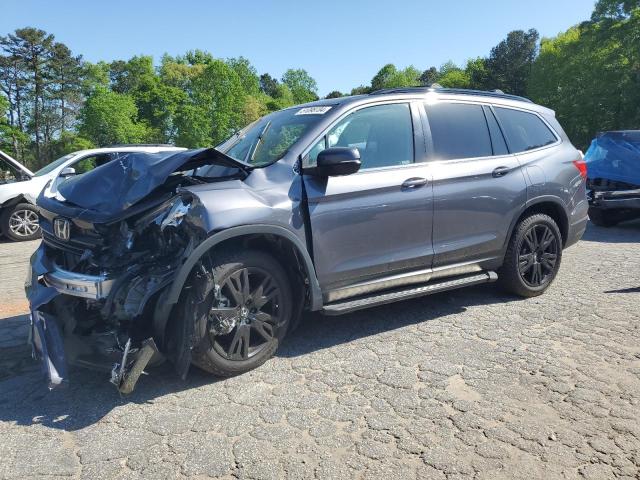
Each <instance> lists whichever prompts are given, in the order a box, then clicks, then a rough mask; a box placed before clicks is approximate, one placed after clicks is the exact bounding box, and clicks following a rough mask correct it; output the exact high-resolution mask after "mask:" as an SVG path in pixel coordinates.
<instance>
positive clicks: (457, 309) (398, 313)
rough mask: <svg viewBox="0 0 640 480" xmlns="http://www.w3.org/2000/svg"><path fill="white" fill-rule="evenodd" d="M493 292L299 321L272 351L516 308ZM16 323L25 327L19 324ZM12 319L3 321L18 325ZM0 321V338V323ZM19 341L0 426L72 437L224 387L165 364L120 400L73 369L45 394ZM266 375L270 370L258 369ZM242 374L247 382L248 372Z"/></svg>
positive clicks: (6, 351)
mask: <svg viewBox="0 0 640 480" xmlns="http://www.w3.org/2000/svg"><path fill="white" fill-rule="evenodd" d="M517 300H518V299H517V298H515V297H512V296H507V295H505V294H503V293H502V292H500V291H499V290H498V289H497V288H495V287H494V286H493V285H483V286H477V287H472V288H467V289H464V290H458V291H451V292H445V293H440V294H437V295H432V296H429V297H423V298H420V299H416V300H411V301H405V302H399V303H396V304H390V305H386V306H382V307H378V308H373V309H369V310H363V311H360V312H355V313H352V314H349V315H344V316H340V317H325V316H322V315H319V314H308V315H305V316H304V317H303V319H302V321H301V323H300V325H299V327H298V328H297V330H296V331H294V332H292V333H291V334H290V335H289V337H288V338H287V340H286V341H285V342H284V344H283V345H282V347H281V349H280V350H279V352H278V354H277V355H278V356H279V357H285V358H292V357H298V356H301V355H305V354H308V353H311V352H315V351H319V350H323V349H327V348H331V347H333V346H335V345H340V344H346V343H349V342H352V341H355V340H359V339H363V338H366V337H369V336H372V335H376V334H379V333H382V332H390V331H393V330H396V329H400V328H403V327H407V326H411V325H415V324H418V323H425V322H429V321H431V320H433V319H437V318H439V317H443V316H447V315H453V314H458V313H461V312H464V311H465V310H466V309H467V308H468V307H470V306H475V305H488V304H495V303H502V302H505V301H517ZM22 318H23V321H25V320H24V317H22ZM17 319H18V317H14V318H12V319H9V320H8V321H13V322H14V323H15V322H16V321H17ZM6 321H7V320H0V336H1V332H2V329H3V326H2V325H3V323H2V322H6ZM24 331H25V333H24V335H23V337H24V338H23V339H24V341H23V342H22V343H21V344H20V345H16V344H15V342H14V344H13V345H10V346H6V345H5V346H3V344H2V343H0V372H3V374H2V375H0V422H10V423H13V424H17V425H24V426H30V425H43V426H46V427H49V428H54V429H63V430H67V431H74V430H78V429H81V428H84V427H87V426H89V425H92V424H94V423H96V422H98V421H99V420H100V419H102V418H103V417H104V416H105V415H107V414H108V413H109V412H111V411H112V410H113V409H115V408H117V407H119V406H122V405H126V404H131V403H135V404H140V405H144V404H146V403H148V402H150V401H151V400H153V399H155V398H158V397H162V396H165V395H172V394H176V393H179V392H182V391H185V390H192V389H198V388H200V387H204V386H206V385H209V384H212V383H216V382H223V381H224V380H222V379H215V378H213V377H211V376H210V375H208V374H206V373H205V372H202V371H200V370H198V369H197V368H192V369H191V371H190V372H189V376H188V378H187V380H185V381H182V380H180V379H179V378H178V377H177V375H176V374H175V373H174V371H173V370H172V367H171V365H170V364H168V363H165V364H164V365H162V366H160V367H157V368H155V369H153V370H152V371H150V372H149V373H150V374H149V375H146V376H143V377H142V378H141V379H140V381H139V383H138V385H137V387H136V390H135V391H134V392H133V393H132V394H131V395H129V396H127V397H121V396H120V395H119V394H118V393H117V392H116V390H115V389H114V387H113V386H112V385H111V384H110V383H109V382H108V381H107V374H105V373H102V372H101V373H96V372H92V371H89V370H84V369H72V370H71V380H72V382H71V383H70V384H69V385H68V386H66V387H65V388H59V389H55V390H53V391H51V392H49V391H47V389H46V387H45V385H44V382H43V377H42V375H41V373H40V369H39V365H38V364H37V363H36V362H35V361H33V360H32V359H31V350H30V347H29V346H28V345H27V344H26V332H27V329H26V328H25V329H24ZM261 368H265V369H268V368H269V363H268V362H267V364H265V365H264V366H263V367H261ZM246 375H251V373H248V374H246Z"/></svg>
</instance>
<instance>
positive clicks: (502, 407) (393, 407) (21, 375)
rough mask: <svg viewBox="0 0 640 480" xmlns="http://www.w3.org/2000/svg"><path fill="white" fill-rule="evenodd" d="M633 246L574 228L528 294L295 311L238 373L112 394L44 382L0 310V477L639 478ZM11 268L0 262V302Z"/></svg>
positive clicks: (100, 385) (144, 383)
mask: <svg viewBox="0 0 640 480" xmlns="http://www.w3.org/2000/svg"><path fill="white" fill-rule="evenodd" d="M33 247H34V245H33V244H31V245H21V246H19V247H16V246H14V245H11V246H9V244H1V245H0V251H5V252H6V251H8V250H7V249H10V250H11V249H12V250H11V253H10V254H9V257H10V258H13V259H14V260H15V262H20V261H23V260H25V258H26V257H28V254H29V253H30V250H32V249H33ZM639 247H640V222H636V223H630V224H626V225H623V226H620V227H618V228H613V229H601V228H597V227H594V226H592V225H590V226H589V228H588V230H587V233H586V235H585V238H584V240H583V241H582V242H580V243H579V244H578V245H577V246H574V247H572V248H571V249H569V250H567V251H566V252H565V255H564V258H563V261H562V263H563V264H562V268H561V272H560V275H559V277H558V278H557V280H556V282H555V284H554V285H553V286H552V288H551V289H550V290H549V291H548V292H547V293H546V294H545V295H543V296H542V297H538V298H535V299H529V300H519V299H516V298H514V297H510V296H506V295H504V294H502V293H501V292H500V291H499V290H498V289H497V288H496V287H495V286H493V285H486V286H482V287H475V288H471V289H466V290H458V291H454V292H449V293H445V294H440V295H435V296H431V297H425V298H422V299H419V300H415V301H409V302H404V303H398V304H394V305H389V306H385V307H380V308H376V309H373V310H369V311H362V312H358V313H355V314H351V315H348V316H344V317H335V318H328V317H327V318H324V317H321V316H316V315H311V316H307V317H305V319H304V321H303V323H302V325H301V326H300V328H299V329H298V330H297V331H296V332H295V333H294V334H293V335H291V336H290V338H289V339H288V341H287V343H286V344H285V345H283V348H281V350H280V352H279V354H278V355H277V356H276V357H275V358H274V359H272V360H271V361H269V362H267V363H266V364H265V365H263V366H262V367H261V368H259V369H258V370H256V371H253V372H251V373H249V374H245V375H242V376H239V377H236V378H232V379H227V380H218V381H216V380H215V379H213V378H211V377H209V376H208V375H206V374H204V373H202V372H200V371H197V370H192V372H191V374H190V376H189V378H188V379H187V381H186V382H182V381H180V380H179V379H177V378H176V377H175V376H174V375H173V374H172V372H171V370H170V369H169V368H168V367H163V368H161V369H159V370H154V371H151V372H150V374H149V375H148V376H145V377H143V378H142V379H141V381H140V382H139V384H138V387H137V390H136V391H135V392H134V394H133V395H131V396H129V397H127V398H121V397H119V396H118V394H117V393H116V391H115V390H114V389H113V388H111V386H110V384H109V383H108V382H107V380H106V378H104V376H103V375H97V374H95V373H92V372H87V371H80V370H77V371H73V373H74V377H73V383H72V384H71V386H70V387H69V388H67V389H66V390H60V391H54V392H50V393H49V392H47V391H46V389H45V388H44V386H43V385H42V382H41V381H40V374H39V370H38V366H37V365H36V364H34V363H33V362H32V360H31V359H30V357H29V354H30V351H29V348H28V347H27V346H26V344H25V342H26V335H27V329H26V320H25V317H21V316H13V317H10V318H7V319H4V320H0V478H39V477H42V478H45V477H46V478H68V477H71V478H86V479H107V478H109V479H111V478H122V479H125V478H126V479H136V478H207V477H217V478H265V479H269V478H278V479H279V478H292V479H297V478H321V479H326V478H336V479H348V478H372V479H379V478H388V479H391V478H402V479H405V478H408V479H412V478H416V479H445V478H446V479H451V480H452V479H462V478H477V479H501V478H505V479H507V478H508V479H512V478H522V479H532V478H540V479H555V478H586V479H609V478H626V479H632V478H634V479H637V478H640V473H639V472H640V408H639V403H640V308H639V307H640V249H639ZM20 251H21V252H22V253H19V252H20ZM20 255H22V257H24V258H22V257H20ZM5 257H6V255H5ZM2 258H3V257H2V256H0V259H2ZM15 262H14V263H15ZM22 278H23V275H21V276H19V278H18V276H17V274H16V273H15V268H14V267H11V268H6V262H5V263H3V264H2V270H1V274H0V291H1V292H2V293H1V295H0V299H1V301H3V302H4V301H12V302H16V301H17V300H16V299H13V298H12V295H8V294H7V292H8V291H12V290H11V289H12V288H14V289H15V288H16V287H15V285H16V284H18V285H19V284H20V283H21V282H22ZM7 298H9V299H10V300H6V299H7ZM12 308H14V307H12ZM0 311H2V310H0ZM7 311H9V310H7ZM5 316H6V315H5Z"/></svg>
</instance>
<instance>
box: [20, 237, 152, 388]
mask: <svg viewBox="0 0 640 480" xmlns="http://www.w3.org/2000/svg"><path fill="white" fill-rule="evenodd" d="M115 284H116V281H115V279H113V278H109V277H108V276H107V275H86V274H79V273H75V272H70V271H67V270H65V269H62V268H60V267H59V266H58V265H56V264H55V263H54V262H53V261H52V260H51V259H50V258H48V257H47V252H46V248H45V247H44V245H42V244H41V245H40V247H39V248H38V249H37V250H36V251H35V252H34V253H33V255H32V256H31V262H30V269H29V273H28V275H27V279H26V282H25V291H26V294H27V299H28V300H29V308H30V311H31V315H30V321H31V329H30V342H31V346H32V351H33V356H34V358H36V359H39V360H40V361H41V363H42V370H43V372H44V374H45V377H46V381H47V386H48V387H49V389H50V390H51V389H53V388H55V387H58V386H60V385H63V384H66V383H68V381H69V378H68V367H67V365H68V364H74V365H79V366H84V367H89V368H97V369H99V370H107V371H110V372H111V381H112V383H114V384H115V385H116V386H117V387H118V389H119V390H120V392H121V393H130V392H131V391H132V390H133V388H134V386H135V383H136V381H137V380H138V378H139V376H140V375H141V373H142V372H143V370H144V368H145V367H146V365H147V364H148V362H149V361H150V360H151V359H152V357H154V356H155V357H156V358H159V357H160V358H161V357H162V355H161V354H160V352H159V351H158V349H157V347H156V345H155V342H154V340H153V338H151V337H150V338H146V339H143V340H141V341H140V340H133V339H132V338H130V337H129V336H128V335H127V334H123V332H122V330H118V329H117V328H115V327H113V325H114V322H104V323H103V324H101V325H98V326H97V327H98V328H97V329H96V330H95V331H92V332H87V331H83V332H80V333H76V331H75V325H76V324H78V322H80V321H82V320H83V316H77V317H75V318H73V319H72V321H71V322H70V321H69V315H70V312H69V311H65V310H66V307H65V305H78V304H81V305H82V304H84V303H85V302H86V301H87V300H88V301H89V302H88V303H89V304H93V305H104V303H105V302H106V301H107V299H108V298H109V296H110V295H111V294H112V293H114V292H115V288H114V285H115ZM96 302H97V303H96ZM60 305H62V310H58V309H57V307H58V306H60ZM83 311H84V310H83ZM71 315H74V314H73V313H71ZM115 323H117V322H115ZM123 335H124V338H123Z"/></svg>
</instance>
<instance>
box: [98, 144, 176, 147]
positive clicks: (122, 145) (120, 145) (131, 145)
mask: <svg viewBox="0 0 640 480" xmlns="http://www.w3.org/2000/svg"><path fill="white" fill-rule="evenodd" d="M122 147H175V145H173V144H171V143H115V144H113V145H107V146H106V147H103V148H122Z"/></svg>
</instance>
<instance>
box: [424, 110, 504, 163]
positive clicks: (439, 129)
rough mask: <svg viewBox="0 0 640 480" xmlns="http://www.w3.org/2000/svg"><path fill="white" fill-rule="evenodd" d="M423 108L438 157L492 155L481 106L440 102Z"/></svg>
mask: <svg viewBox="0 0 640 480" xmlns="http://www.w3.org/2000/svg"><path fill="white" fill-rule="evenodd" d="M425 107H426V109H427V117H428V119H429V126H430V128H431V137H432V139H433V149H434V157H435V158H436V159H437V160H449V159H453V158H472V157H489V156H491V154H492V149H491V139H490V137H489V129H488V127H487V121H486V120H485V117H484V113H483V111H482V106H481V105H470V104H464V103H443V102H439V103H434V104H429V105H426V106H425Z"/></svg>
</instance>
